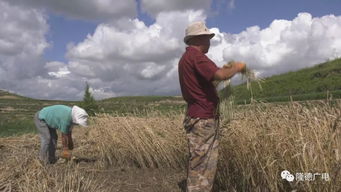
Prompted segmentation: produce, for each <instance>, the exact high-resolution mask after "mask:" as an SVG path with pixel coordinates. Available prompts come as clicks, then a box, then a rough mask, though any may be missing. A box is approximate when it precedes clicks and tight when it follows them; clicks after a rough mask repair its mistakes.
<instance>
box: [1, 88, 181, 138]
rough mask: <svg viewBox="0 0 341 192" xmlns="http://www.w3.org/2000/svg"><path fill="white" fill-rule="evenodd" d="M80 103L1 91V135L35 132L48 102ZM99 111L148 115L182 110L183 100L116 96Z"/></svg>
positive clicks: (166, 97) (106, 101) (52, 103)
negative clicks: (36, 117) (39, 114)
mask: <svg viewBox="0 0 341 192" xmlns="http://www.w3.org/2000/svg"><path fill="white" fill-rule="evenodd" d="M56 104H64V105H69V106H72V105H79V104H80V102H79V101H56V100H37V99H31V98H27V97H22V96H19V95H16V94H13V93H9V92H6V91H2V90H0V137H2V136H9V135H15V134H23V133H29V132H35V126H34V122H33V116H34V114H35V113H36V112H37V111H39V110H40V109H41V108H43V107H45V106H49V105H56ZM97 104H98V105H99V110H100V111H99V112H101V113H114V114H116V115H119V116H125V115H128V114H132V113H135V114H139V115H145V114H147V113H149V112H150V111H155V110H157V111H159V112H160V113H163V112H169V111H181V110H183V109H184V105H185V103H184V101H183V99H182V98H181V97H172V96H137V97H116V98H110V99H104V100H101V101H97Z"/></svg>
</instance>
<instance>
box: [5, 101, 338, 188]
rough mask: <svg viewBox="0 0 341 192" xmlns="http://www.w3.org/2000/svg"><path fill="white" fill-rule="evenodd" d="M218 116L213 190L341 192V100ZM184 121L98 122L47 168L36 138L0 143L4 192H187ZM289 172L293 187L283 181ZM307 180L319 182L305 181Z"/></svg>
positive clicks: (224, 110)
mask: <svg viewBox="0 0 341 192" xmlns="http://www.w3.org/2000/svg"><path fill="white" fill-rule="evenodd" d="M220 111H221V122H220V124H221V126H220V133H221V134H220V135H221V136H220V147H219V150H220V152H219V153H220V156H219V158H220V159H219V163H218V173H217V178H216V184H215V187H214V188H215V191H259V192H263V191H332V192H334V191H335V192H338V191H341V158H340V155H341V154H340V153H341V138H340V137H341V101H337V100H333V101H314V102H305V103H297V102H291V103H286V104H264V103H254V104H251V105H243V106H234V105H233V103H232V102H230V101H225V102H222V103H221V110H220ZM183 118H184V114H183V113H175V112H174V113H171V112H169V113H167V114H161V113H158V112H156V111H151V112H150V113H148V114H147V115H145V116H143V117H141V116H138V115H131V116H119V115H110V114H101V115H98V116H96V117H95V118H92V119H91V126H90V127H89V128H88V129H83V128H75V129H74V131H75V133H74V142H75V149H74V151H73V155H74V156H75V157H76V158H75V159H74V160H73V161H70V162H58V163H57V164H55V165H49V166H43V165H42V164H41V163H40V162H39V161H38V159H37V155H36V154H37V153H38V150H39V138H38V136H37V135H33V134H27V135H23V136H20V137H6V138H0V153H1V156H0V162H1V164H0V191H6V192H7V191H8V192H10V191H35V192H36V191H37V192H39V191H65V192H66V191H75V192H76V191H155V192H156V191H182V190H183V184H182V185H181V183H182V181H183V180H184V179H185V178H186V164H187V158H188V156H187V155H188V153H187V150H188V149H187V140H186V137H185V132H184V129H183V127H182V120H183ZM59 151H60V148H59V150H58V151H57V152H59ZM283 170H288V171H290V173H291V174H293V175H294V176H295V180H294V181H292V182H289V181H288V180H286V179H282V178H281V172H282V171H283ZM301 173H304V174H306V175H308V176H309V173H312V174H317V175H316V177H315V180H308V179H309V178H308V176H307V177H306V178H305V179H306V180H299V176H300V175H301ZM322 173H323V174H324V177H323V178H322V175H321V174H322ZM318 174H320V175H318ZM326 175H328V178H326V177H325V176H326ZM301 179H302V178H301Z"/></svg>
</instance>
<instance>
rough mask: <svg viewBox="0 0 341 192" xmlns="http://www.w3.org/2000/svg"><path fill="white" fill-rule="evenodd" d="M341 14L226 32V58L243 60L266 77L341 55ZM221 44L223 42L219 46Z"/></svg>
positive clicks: (301, 16) (303, 17)
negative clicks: (262, 27) (263, 27)
mask: <svg viewBox="0 0 341 192" xmlns="http://www.w3.org/2000/svg"><path fill="white" fill-rule="evenodd" d="M340 31H341V16H334V15H326V16H324V17H320V18H318V17H316V18H312V16H311V15H310V14H309V13H300V14H298V16H297V17H296V18H295V19H293V20H292V21H288V20H274V21H273V22H272V23H271V25H270V26H269V27H268V28H265V29H260V28H259V27H258V26H253V27H249V28H247V29H246V30H245V31H243V32H241V33H239V34H224V39H225V40H224V41H225V45H224V46H223V47H220V49H222V48H223V54H224V55H223V57H224V60H226V61H227V60H231V59H233V60H242V61H245V62H246V63H248V64H249V66H250V67H251V68H254V69H256V70H257V71H258V72H260V73H261V74H262V75H263V76H269V75H273V74H278V73H283V72H287V71H294V70H297V69H300V68H304V67H309V66H312V65H314V64H317V63H321V62H324V61H326V60H327V59H334V58H336V57H340V56H341V33H340ZM220 46H221V45H220Z"/></svg>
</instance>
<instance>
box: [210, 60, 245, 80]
mask: <svg viewBox="0 0 341 192" xmlns="http://www.w3.org/2000/svg"><path fill="white" fill-rule="evenodd" d="M245 67H246V66H245V63H242V62H233V63H232V65H230V66H224V67H223V68H220V69H219V70H218V71H216V72H215V74H214V80H219V81H222V80H227V79H230V78H231V77H233V76H234V75H235V74H236V73H239V72H243V71H244V70H245Z"/></svg>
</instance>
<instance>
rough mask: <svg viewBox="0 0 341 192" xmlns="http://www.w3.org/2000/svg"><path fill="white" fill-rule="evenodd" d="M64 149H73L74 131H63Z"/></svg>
mask: <svg viewBox="0 0 341 192" xmlns="http://www.w3.org/2000/svg"><path fill="white" fill-rule="evenodd" d="M62 144H63V149H66V150H73V141H72V132H69V133H68V134H65V133H62Z"/></svg>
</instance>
